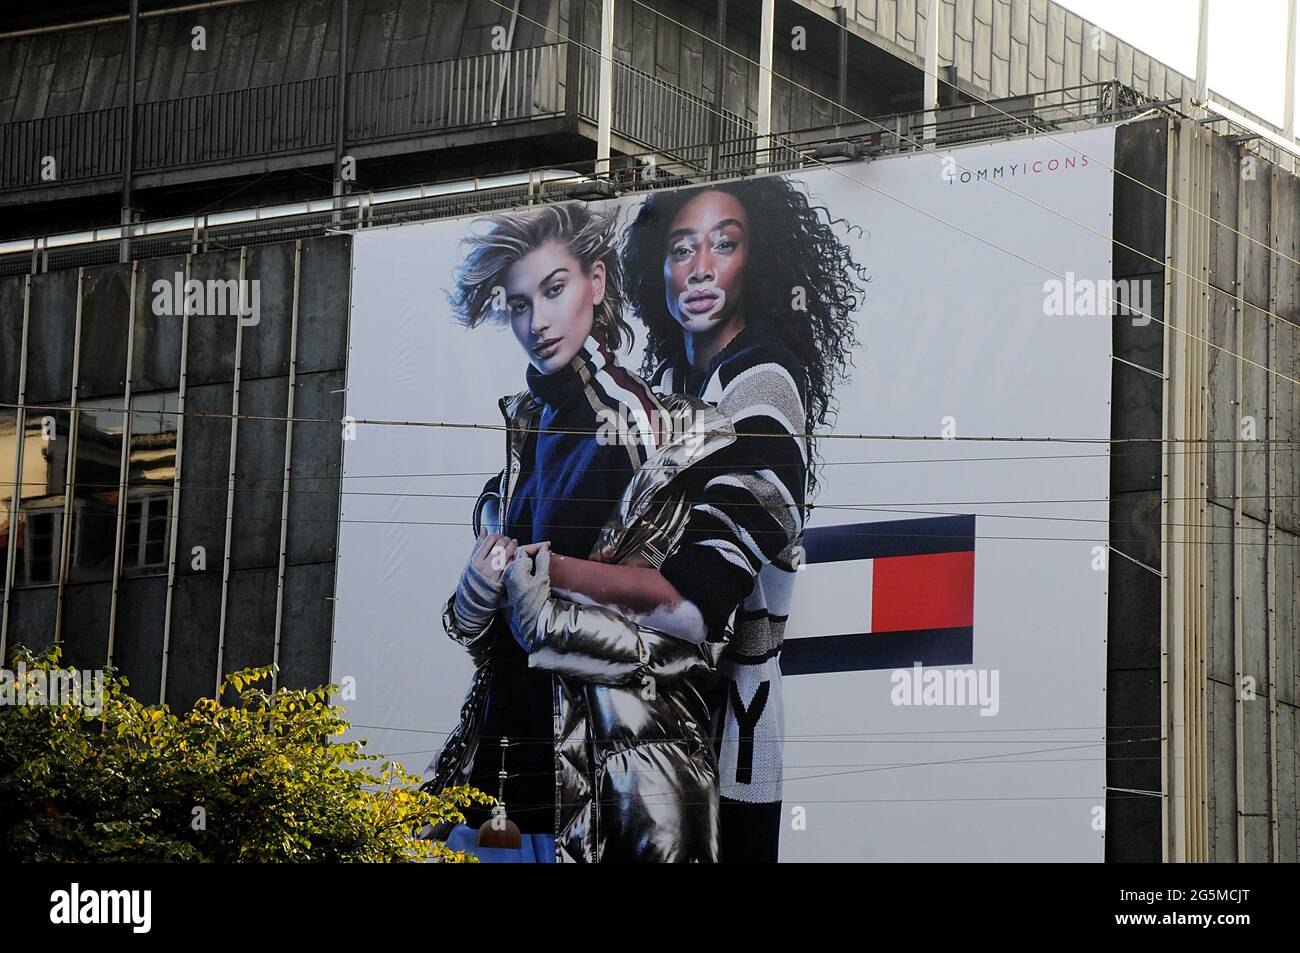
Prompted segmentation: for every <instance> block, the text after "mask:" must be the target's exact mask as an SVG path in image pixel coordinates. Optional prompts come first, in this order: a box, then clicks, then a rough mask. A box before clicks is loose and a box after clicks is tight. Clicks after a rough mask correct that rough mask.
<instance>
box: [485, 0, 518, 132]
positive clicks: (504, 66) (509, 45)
mask: <svg viewBox="0 0 1300 953" xmlns="http://www.w3.org/2000/svg"><path fill="white" fill-rule="evenodd" d="M518 22H519V0H515V5H514V8H513V9H512V10H511V11H510V26H509V28H508V29H507V30H506V48H505V52H504V53H502V54H501V55H500V56H497V57H495V59H496V61H497V62H498V63H499V64H500V65H501V73H500V76H499V77H498V78H497V93H496V98H495V99H494V101H493V103H492V125H494V126H495V125H496V124H497V123H498V122H500V121H501V100H502V98H503V97H504V96H505V92H506V81H507V80H508V79H509V78H510V65H511V55H512V54H511V51H512V50H514V48H515V24H517V23H518Z"/></svg>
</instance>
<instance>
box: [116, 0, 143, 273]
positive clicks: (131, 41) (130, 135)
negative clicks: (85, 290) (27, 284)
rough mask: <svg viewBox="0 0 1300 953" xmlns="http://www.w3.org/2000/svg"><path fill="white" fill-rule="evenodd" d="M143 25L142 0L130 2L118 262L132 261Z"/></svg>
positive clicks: (127, 31) (127, 32)
mask: <svg viewBox="0 0 1300 953" xmlns="http://www.w3.org/2000/svg"><path fill="white" fill-rule="evenodd" d="M139 25H140V0H131V13H130V17H129V20H128V23H127V29H126V44H127V51H126V111H125V112H124V113H123V122H124V124H125V126H126V128H125V129H124V130H123V132H124V138H125V142H124V144H123V148H122V229H123V231H122V242H121V247H120V249H119V256H118V257H119V260H120V261H130V259H131V239H130V238H129V237H128V235H127V232H126V229H127V228H128V227H130V225H131V219H132V217H133V216H132V213H131V204H132V202H134V198H133V196H132V192H131V189H132V179H133V178H134V177H135V74H136V47H137V46H138V43H137V42H136V37H137V31H138V29H139Z"/></svg>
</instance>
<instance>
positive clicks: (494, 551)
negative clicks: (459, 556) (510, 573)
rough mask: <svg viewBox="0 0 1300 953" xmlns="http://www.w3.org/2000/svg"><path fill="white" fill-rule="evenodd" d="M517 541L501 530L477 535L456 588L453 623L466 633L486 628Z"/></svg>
mask: <svg viewBox="0 0 1300 953" xmlns="http://www.w3.org/2000/svg"><path fill="white" fill-rule="evenodd" d="M518 546H519V544H518V543H516V542H515V541H514V540H513V539H511V538H510V537H509V536H506V535H504V534H502V533H487V532H483V533H481V534H479V538H478V540H477V541H476V542H475V544H474V550H473V552H471V553H470V557H469V562H468V563H467V564H466V566H465V571H464V572H463V573H461V576H460V584H459V585H458V586H457V587H456V598H455V604H454V607H453V611H454V612H455V614H456V623H457V625H459V626H460V627H461V628H462V629H463V630H465V631H466V632H468V633H474V634H477V633H479V632H482V631H483V630H484V629H486V628H487V626H488V623H489V622H491V621H492V616H493V614H494V613H495V612H496V610H497V608H498V607H499V606H500V605H501V596H502V593H503V592H504V591H505V572H506V567H507V566H509V565H510V561H511V560H512V559H514V556H515V550H516V549H518Z"/></svg>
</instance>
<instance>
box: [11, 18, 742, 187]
mask: <svg viewBox="0 0 1300 953" xmlns="http://www.w3.org/2000/svg"><path fill="white" fill-rule="evenodd" d="M569 55H571V53H570V51H569V49H568V44H567V43H553V44H548V45H543V46H533V47H525V48H522V49H516V50H506V51H501V52H494V53H483V54H479V55H476V56H466V57H459V58H457V59H449V60H437V61H433V62H428V63H416V64H413V65H409V66H390V67H384V68H381V69H373V70H363V71H358V72H354V73H351V74H349V76H348V78H347V84H348V89H347V105H346V113H347V116H346V129H345V136H344V139H345V142H346V143H347V144H358V143H371V142H383V141H391V140H396V139H407V138H416V137H420V136H424V135H430V134H437V133H445V132H450V131H453V130H461V129H471V128H476V127H483V126H493V125H498V124H506V123H526V122H531V121H534V120H539V119H547V118H552V117H556V116H561V115H564V114H565V113H566V112H567V111H568V107H569V103H568V99H567V96H568V93H569V92H570V91H569V90H567V89H566V75H567V58H568V56H569ZM580 55H581V56H582V61H581V64H580V67H581V68H580V69H579V70H578V83H577V85H578V89H577V90H575V91H572V92H573V95H574V96H576V97H577V101H576V112H578V113H579V114H580V115H582V116H583V117H585V118H587V119H589V120H592V121H594V119H595V112H596V99H597V86H598V81H599V76H598V74H599V68H598V65H599V64H598V61H599V57H598V56H597V55H596V54H595V53H594V52H593V51H590V50H583V51H582V52H581V54H580ZM614 77H615V79H614V117H613V126H614V129H615V131H616V132H617V133H618V134H619V135H620V136H623V137H624V138H626V139H628V140H631V141H632V142H634V143H636V144H638V145H639V146H641V147H644V148H645V149H647V150H655V151H657V152H659V153H660V154H662V155H665V156H669V157H671V158H675V159H682V160H684V161H690V162H693V163H696V164H697V165H700V164H707V163H708V162H709V161H710V155H709V147H708V146H707V145H701V143H708V142H710V141H711V140H714V139H721V140H723V141H725V142H727V143H729V144H730V145H729V147H728V148H729V151H728V153H727V154H726V155H724V156H723V157H722V161H723V163H724V164H727V165H735V166H739V165H743V164H744V163H745V162H746V161H752V155H753V141H752V138H753V127H752V124H750V123H749V122H747V121H746V120H745V119H743V118H742V117H740V116H738V115H736V114H734V113H724V115H723V116H722V118H721V120H720V121H719V120H718V119H716V118H715V111H714V109H713V107H712V104H711V103H709V102H708V101H707V100H705V99H703V98H701V97H699V96H696V95H693V94H691V93H688V92H686V91H685V90H682V89H679V88H677V87H675V86H672V85H670V84H668V83H665V82H663V81H662V80H658V79H656V78H655V77H653V76H650V75H649V74H647V73H644V72H642V71H640V70H637V69H634V68H632V67H630V66H627V65H626V64H617V68H616V69H615V71H614ZM338 115H339V109H338V81H337V77H334V76H322V77H316V78H313V79H303V80H295V81H292V82H287V83H277V84H274V85H269V86H258V87H253V88H250V89H238V90H228V91H223V92H213V93H205V94H203V95H199V96H185V97H181V98H176V99H165V100H158V101H155V102H146V103H139V104H137V105H136V107H135V116H134V121H135V155H134V159H133V163H132V165H133V168H134V170H135V171H136V172H138V173H148V172H158V171H162V170H174V169H186V168H193V167H197V166H203V165H212V164H217V163H229V162H235V161H240V160H251V159H263V158H269V157H274V156H282V155H289V154H301V153H308V152H313V151H318V150H322V149H327V148H331V147H332V146H333V145H334V144H335V142H336V138H337V122H338ZM125 123H126V109H125V107H122V106H114V107H111V108H108V109H99V110H89V111H86V112H80V113H71V114H68V115H64V116H49V117H45V118H41V119H31V120H25V121H20V122H9V123H3V124H0V189H27V188H39V187H40V186H42V185H49V184H56V183H65V182H70V181H72V182H75V181H88V180H95V179H103V178H110V177H112V176H120V175H121V174H122V171H123V164H124V159H125V148H126V126H125ZM51 161H52V162H53V163H54V164H53V166H52V167H51V165H50V163H51Z"/></svg>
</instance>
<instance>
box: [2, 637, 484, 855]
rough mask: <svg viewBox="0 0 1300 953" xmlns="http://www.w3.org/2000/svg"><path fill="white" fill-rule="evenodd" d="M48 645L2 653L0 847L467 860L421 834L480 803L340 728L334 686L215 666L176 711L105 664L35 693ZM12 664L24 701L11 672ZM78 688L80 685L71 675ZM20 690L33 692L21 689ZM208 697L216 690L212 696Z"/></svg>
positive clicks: (51, 669)
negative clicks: (58, 698) (142, 696)
mask: <svg viewBox="0 0 1300 953" xmlns="http://www.w3.org/2000/svg"><path fill="white" fill-rule="evenodd" d="M59 658H60V656H59V650H58V648H57V647H55V648H53V649H50V650H48V651H46V652H44V653H42V654H40V655H34V654H32V653H31V652H29V651H27V650H24V649H18V650H16V651H15V652H14V654H13V658H12V662H11V666H10V668H11V670H12V671H11V672H10V673H6V675H5V677H6V679H7V680H8V685H7V692H6V694H7V695H8V696H10V697H6V698H5V701H6V702H7V703H6V704H2V705H0V858H3V859H6V860H26V861H53V862H63V861H221V862H230V861H345V862H346V861H363V862H395V861H421V860H436V861H450V862H462V861H467V860H472V859H473V858H471V857H468V856H467V855H465V854H463V853H457V852H454V851H451V850H448V849H447V848H446V846H445V845H443V844H442V843H440V842H436V841H433V840H430V839H423V838H421V837H420V836H419V835H420V832H421V831H422V830H427V829H428V825H431V824H438V823H440V822H443V821H460V820H463V816H462V814H461V810H460V809H461V808H463V807H466V806H468V805H470V804H474V803H490V802H491V800H492V799H491V798H490V797H489V796H487V795H485V794H482V793H481V792H477V791H473V790H471V789H469V788H455V789H452V790H449V791H446V792H444V793H443V794H441V795H433V794H430V793H428V792H425V791H421V790H420V789H419V786H418V785H419V778H417V777H415V776H413V775H410V774H408V773H407V772H406V771H404V770H403V769H402V767H401V766H400V765H399V764H396V763H394V762H383V761H382V759H380V758H379V757H378V756H375V755H368V754H365V753H363V751H362V745H363V744H364V742H355V741H343V740H341V738H340V736H341V735H343V733H344V732H345V731H346V730H347V728H348V722H347V721H346V720H344V718H343V712H342V709H340V708H338V707H337V706H336V705H335V704H334V703H333V696H334V694H335V693H336V691H337V688H336V687H335V686H329V687H327V688H317V689H313V690H310V691H308V690H295V691H290V690H286V689H278V690H275V691H269V690H266V689H265V688H263V687H261V686H263V685H265V684H266V683H267V682H268V681H269V679H270V676H271V672H272V668H270V667H267V668H261V669H249V670H246V671H243V672H238V673H235V674H232V675H229V676H227V678H226V679H225V682H224V683H223V685H222V691H221V692H220V693H219V694H218V697H217V698H203V699H200V700H199V701H198V702H197V703H196V704H195V705H194V707H193V708H192V709H191V710H190V711H187V712H183V713H177V712H173V711H171V710H170V709H169V708H168V707H167V706H165V705H146V704H143V703H142V702H140V701H138V700H137V699H135V698H132V697H131V696H130V695H129V694H128V693H127V681H126V679H125V678H122V677H120V676H118V675H116V674H115V673H113V672H112V671H109V672H105V673H104V677H103V681H102V691H101V692H99V693H97V694H96V697H95V698H94V699H93V700H91V699H82V698H80V696H79V701H83V702H92V703H91V704H51V703H48V701H50V700H55V699H54V693H53V692H52V691H50V692H47V696H46V702H45V703H41V702H40V699H39V695H40V689H41V688H42V686H49V685H53V684H54V680H55V679H58V678H63V679H65V682H64V684H67V680H68V679H69V675H68V674H66V673H71V672H72V671H73V670H72V669H67V668H64V667H62V666H60V664H59ZM20 670H25V680H26V685H25V686H24V687H25V688H28V689H31V691H29V692H28V693H27V697H26V698H25V699H22V700H23V701H24V702H25V703H23V704H16V703H14V701H15V700H16V696H15V695H14V686H15V677H14V675H13V674H12V672H16V671H20ZM83 688H84V686H83ZM32 694H36V695H37V696H38V698H37V699H36V702H37V703H33V698H32V697H31V696H32ZM223 699H224V701H223Z"/></svg>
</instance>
